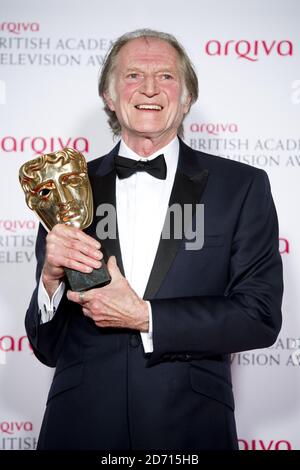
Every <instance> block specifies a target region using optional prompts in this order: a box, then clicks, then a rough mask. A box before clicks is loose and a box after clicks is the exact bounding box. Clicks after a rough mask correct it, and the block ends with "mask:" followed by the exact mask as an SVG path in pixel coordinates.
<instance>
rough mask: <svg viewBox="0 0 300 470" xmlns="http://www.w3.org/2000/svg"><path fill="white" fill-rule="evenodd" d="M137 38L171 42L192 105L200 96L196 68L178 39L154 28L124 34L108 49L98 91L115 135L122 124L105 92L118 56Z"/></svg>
mask: <svg viewBox="0 0 300 470" xmlns="http://www.w3.org/2000/svg"><path fill="white" fill-rule="evenodd" d="M137 38H155V39H160V40H162V41H166V42H167V43H168V44H170V45H171V46H172V47H173V48H174V49H175V50H176V51H177V53H178V55H179V59H180V65H181V70H182V74H183V78H184V84H185V87H186V89H187V92H188V94H190V96H191V103H190V107H191V105H192V104H193V103H195V101H197V98H198V78H197V75H196V72H195V70H194V66H193V64H192V62H191V60H190V58H189V57H188V55H187V53H186V51H185V49H184V47H183V46H182V45H181V44H180V43H179V42H178V41H177V39H176V38H175V37H174V36H173V35H172V34H168V33H163V32H160V31H155V30H152V29H137V30H135V31H132V32H130V33H126V34H123V35H122V36H120V37H119V38H118V39H117V40H116V41H115V42H114V43H113V45H112V47H111V49H110V50H109V51H108V53H107V55H106V57H105V60H104V64H103V67H102V70H101V74H100V77H99V82H98V92H99V95H100V96H101V97H102V99H103V101H104V111H105V112H106V114H107V115H108V123H109V126H110V128H111V130H112V132H113V134H114V135H115V136H118V135H120V134H121V126H120V123H119V121H118V118H117V116H116V113H115V112H114V111H111V110H110V109H109V107H108V106H107V104H106V102H105V99H104V93H106V92H109V91H110V90H111V85H112V80H113V76H112V74H113V71H114V68H115V66H116V62H117V56H118V54H119V52H120V50H121V49H122V47H123V46H125V44H127V43H128V42H129V41H132V40H133V39H137ZM178 135H179V136H180V137H183V125H182V122H181V124H180V126H179V129H178Z"/></svg>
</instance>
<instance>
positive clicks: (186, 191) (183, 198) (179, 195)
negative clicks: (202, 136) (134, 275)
mask: <svg viewBox="0 0 300 470" xmlns="http://www.w3.org/2000/svg"><path fill="white" fill-rule="evenodd" d="M181 145H184V144H181ZM185 147H186V146H185ZM189 150H191V149H189ZM183 153H184V152H183ZM183 158H184V157H183ZM194 158H195V157H194ZM181 160H182V158H180V160H179V163H178V169H177V172H176V175H175V180H174V185H173V189H172V192H171V196H170V201H169V207H171V206H172V205H173V204H180V206H181V207H182V210H183V204H191V205H192V208H193V214H194V213H195V208H196V204H199V203H201V198H202V195H203V192H204V190H205V187H206V183H207V179H208V171H207V170H205V169H199V168H198V169H197V171H196V172H195V171H191V168H186V170H187V171H186V172H185V173H187V172H188V173H189V176H188V175H187V174H185V173H184V172H183V171H184V168H183V167H185V165H182V162H181ZM192 166H193V165H192ZM194 170H195V169H194ZM192 173H193V174H192ZM166 223H167V218H166V220H165V224H164V229H165V228H166ZM164 229H163V232H164ZM181 243H182V239H176V238H174V234H171V237H170V238H169V239H164V238H162V237H161V239H160V242H159V245H158V249H157V252H156V256H155V260H154V263H153V267H152V270H151V274H150V277H149V280H148V284H147V287H146V290H145V294H144V299H146V300H149V299H152V298H154V297H155V295H156V293H157V291H158V290H159V288H160V286H161V284H162V282H163V280H164V278H165V276H166V274H167V272H168V271H169V269H170V267H171V264H172V262H173V260H174V258H175V256H176V254H177V251H178V249H179V247H180V245H181Z"/></svg>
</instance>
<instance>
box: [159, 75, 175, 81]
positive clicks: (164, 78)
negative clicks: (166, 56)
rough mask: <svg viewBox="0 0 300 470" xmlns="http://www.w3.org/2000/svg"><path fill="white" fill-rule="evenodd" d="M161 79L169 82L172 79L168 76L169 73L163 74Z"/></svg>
mask: <svg viewBox="0 0 300 470" xmlns="http://www.w3.org/2000/svg"><path fill="white" fill-rule="evenodd" d="M161 78H162V79H163V80H171V79H172V78H173V77H172V75H170V74H169V73H163V74H162V75H161Z"/></svg>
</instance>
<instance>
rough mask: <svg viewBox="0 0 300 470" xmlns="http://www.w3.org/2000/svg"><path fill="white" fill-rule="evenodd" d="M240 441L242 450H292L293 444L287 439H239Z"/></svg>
mask: <svg viewBox="0 0 300 470" xmlns="http://www.w3.org/2000/svg"><path fill="white" fill-rule="evenodd" d="M238 442H239V449H240V450H292V444H291V443H290V442H289V441H286V440H279V441H276V440H275V441H274V439H271V440H270V441H266V440H263V439H251V440H246V439H239V440H238Z"/></svg>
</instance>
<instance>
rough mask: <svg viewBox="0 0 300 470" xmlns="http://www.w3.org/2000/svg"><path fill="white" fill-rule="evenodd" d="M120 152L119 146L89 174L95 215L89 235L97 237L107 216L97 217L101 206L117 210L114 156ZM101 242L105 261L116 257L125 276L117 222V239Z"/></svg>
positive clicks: (107, 239) (88, 230)
mask: <svg viewBox="0 0 300 470" xmlns="http://www.w3.org/2000/svg"><path fill="white" fill-rule="evenodd" d="M118 150H119V144H118V145H117V146H116V147H115V148H114V149H113V150H112V151H111V152H110V153H109V154H108V155H106V156H105V157H103V159H101V160H100V166H99V168H98V169H97V171H96V172H93V171H91V172H90V174H89V178H90V181H91V185H92V189H93V198H94V213H95V215H94V220H93V223H92V225H91V226H90V227H89V228H88V229H87V233H89V232H90V233H91V234H94V235H95V234H96V235H97V224H98V223H99V222H101V220H102V219H103V218H105V217H106V215H107V214H106V213H105V214H104V215H103V216H100V215H96V213H97V208H98V207H99V206H100V204H109V205H111V207H112V208H113V210H115V209H116V171H115V167H114V155H117V154H118ZM99 241H100V243H101V245H102V252H103V254H104V259H105V261H107V260H108V258H109V257H110V256H115V257H116V259H117V264H118V267H119V269H120V271H121V273H122V274H123V276H124V267H123V261H122V254H121V248H120V242H119V234H118V223H117V220H116V237H113V238H106V239H103V240H99Z"/></svg>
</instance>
